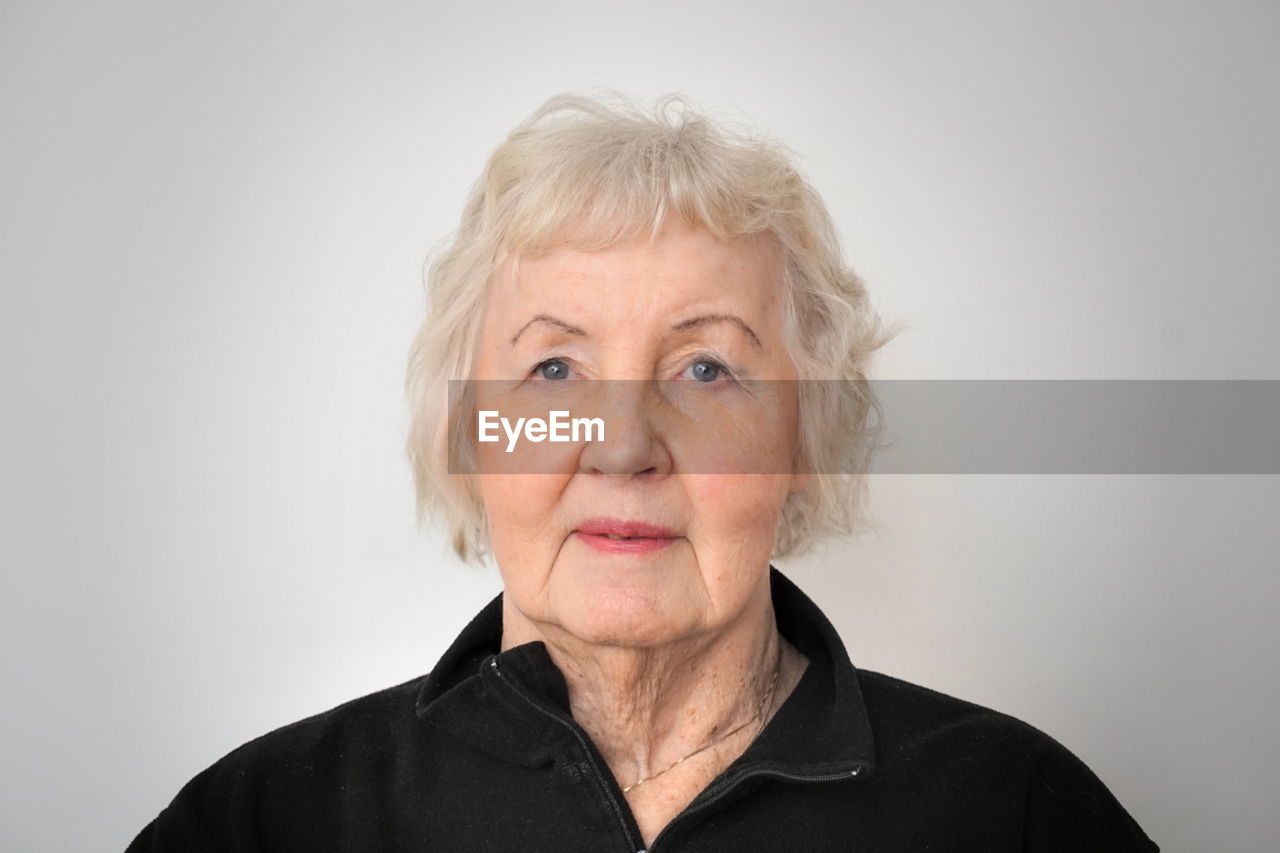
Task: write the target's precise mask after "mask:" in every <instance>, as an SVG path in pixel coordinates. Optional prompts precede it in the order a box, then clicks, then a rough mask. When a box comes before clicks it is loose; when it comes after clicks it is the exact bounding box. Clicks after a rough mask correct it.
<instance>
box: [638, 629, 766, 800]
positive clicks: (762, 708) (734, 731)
mask: <svg viewBox="0 0 1280 853" xmlns="http://www.w3.org/2000/svg"><path fill="white" fill-rule="evenodd" d="M781 669H782V645H781V643H779V645H778V661H777V663H776V664H775V665H774V667H773V678H771V679H770V680H769V689H768V690H767V691H765V694H764V696H763V697H761V699H760V707H759V708H757V709H756V712H755V714H754V715H753V716H752V717H751V718H750V719H748V720H747V721H746V722H745V723H743V724H742V725H740V726H738V727H736V728H733V729H730V730H729V731H727V732H725V733H724V734H722V735H720V737H718V738H716V739H715V740H713V741H711V742H710V743H706V744H703V745H702V746H700V747H698V748H697V749H695V750H694V751H693V752H691V753H689V754H688V755H686V756H684V758H681V759H679V760H678V761H673V762H672V763H670V764H668V765H667V766H666V767H664V768H662V769H661V770H659V771H658V772H657V773H650V774H649V775H648V776H645V777H644V778H643V779H639V780H637V781H635V782H632V783H631V784H630V785H628V786H627V787H625V788H623V789H622V793H624V794H627V793H630V792H631V791H632V790H633V789H635V788H638V787H640V786H641V785H643V784H644V783H645V782H648V781H650V780H652V779H656V778H657V777H659V776H661V775H662V774H663V773H666V772H667V771H669V770H674V769H675V768H676V767H678V766H680V764H681V763H683V762H684V761H685V760H687V759H690V758H693V757H694V756H695V755H697V754H698V753H701V752H706V751H707V750H708V749H710V748H711V747H713V746H715V745H716V744H718V743H720V742H722V741H725V740H728V739H729V738H731V737H733V736H734V735H736V734H737V733H738V732H740V731H742V730H743V729H745V728H746V727H747V726H749V725H751V724H752V723H753V722H755V721H756V720H759V721H760V728H758V729H756V733H755V735H754V736H752V738H751V740H752V741H753V742H754V741H755V739H756V738H758V737H760V732H762V731H764V723H765V713H764V712H765V703H769V706H770V708H772V705H773V691H774V690H775V689H776V688H777V686H778V672H779V670H781Z"/></svg>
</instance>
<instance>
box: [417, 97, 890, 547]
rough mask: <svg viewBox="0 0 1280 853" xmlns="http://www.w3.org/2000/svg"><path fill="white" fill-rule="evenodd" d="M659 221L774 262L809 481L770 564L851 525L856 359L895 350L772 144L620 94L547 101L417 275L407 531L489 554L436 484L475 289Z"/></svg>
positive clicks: (872, 413)
mask: <svg viewBox="0 0 1280 853" xmlns="http://www.w3.org/2000/svg"><path fill="white" fill-rule="evenodd" d="M672 212H675V213H676V214H678V215H679V216H681V217H682V218H683V219H684V220H685V221H686V222H688V223H689V224H692V225H700V226H702V227H704V228H706V229H707V230H708V231H710V232H711V233H712V234H714V235H715V236H717V237H719V238H721V239H725V240H729V239H733V238H735V237H743V236H748V235H754V234H760V233H768V234H772V235H773V236H774V237H775V238H776V239H777V241H778V243H779V245H780V246H781V249H782V257H783V285H784V290H785V294H784V304H785V306H786V307H785V314H784V323H783V327H784V335H785V340H786V345H787V347H788V350H789V352H790V354H791V357H792V359H793V361H794V363H795V366H796V370H797V373H798V375H799V377H800V379H801V380H836V381H819V382H806V381H801V382H799V383H798V386H799V393H798V400H799V403H798V405H799V415H800V420H799V423H800V435H799V437H798V444H799V447H798V448H797V451H798V454H797V458H798V459H799V460H800V465H801V466H802V468H803V469H804V470H806V471H808V472H813V473H812V475H811V476H810V477H809V479H808V481H807V484H806V486H805V488H804V489H803V490H802V491H800V492H797V493H796V494H793V495H791V496H790V498H788V500H787V503H786V505H785V506H784V508H783V511H782V517H781V518H780V519H779V523H778V531H777V537H776V541H775V548H774V555H775V556H778V557H782V556H787V555H791V554H795V553H798V552H800V551H802V550H804V549H805V548H807V547H808V546H810V545H811V544H813V543H814V542H815V541H816V540H817V539H818V538H820V537H821V536H824V535H841V534H848V533H850V532H853V531H854V530H855V529H857V527H858V526H859V524H860V522H862V521H863V520H864V513H863V511H862V509H863V503H864V500H865V485H866V483H865V481H866V474H865V470H866V459H867V456H868V454H869V453H870V450H871V448H872V446H873V444H874V442H873V441H872V440H871V439H873V438H874V435H875V433H876V431H877V426H878V419H877V416H878V413H879V408H878V404H877V402H876V400H875V397H874V395H873V393H872V389H871V384H870V382H869V380H868V378H867V366H868V361H869V359H870V357H871V356H872V354H873V353H874V352H875V351H876V350H877V349H879V348H880V347H881V346H882V345H883V344H884V343H885V342H886V341H887V340H888V339H889V337H890V336H891V335H890V333H889V332H886V331H885V330H884V329H883V327H882V326H881V323H880V321H879V318H878V317H877V315H876V314H875V312H874V311H873V310H872V309H871V306H870V304H869V302H868V298H867V293H866V290H865V288H864V287H863V284H862V282H861V280H860V279H859V278H858V277H857V276H856V275H855V274H854V273H853V271H852V270H851V269H850V268H849V267H848V266H846V265H845V263H844V261H843V255H842V252H841V250H840V245H839V241H838V239H837V236H836V233H835V229H834V227H833V226H832V223H831V218H830V215H829V214H828V212H827V209H826V206H825V205H824V204H823V202H822V200H821V198H819V196H818V194H817V193H816V192H815V191H814V190H813V189H812V188H811V187H810V186H809V184H808V183H807V182H806V181H805V180H804V178H803V177H802V176H801V175H800V173H799V172H798V171H797V169H796V168H795V166H794V165H793V164H792V162H791V156H790V153H789V151H788V150H787V149H786V148H785V146H783V145H781V144H779V143H778V142H776V141H773V140H771V139H767V138H765V137H762V136H760V135H759V134H756V133H753V132H751V131H749V130H747V129H744V128H742V127H741V126H739V125H735V124H731V123H730V122H727V121H720V122H713V121H712V120H711V119H710V118H708V117H707V116H706V115H705V114H704V113H702V112H700V111H699V110H698V109H697V108H696V106H695V105H694V104H693V102H692V101H691V100H690V99H689V98H687V97H685V96H683V95H678V94H671V95H664V96H662V97H660V98H658V99H657V100H656V101H655V103H654V104H653V106H652V108H648V109H647V108H645V107H643V106H641V105H638V104H637V103H635V102H634V101H632V100H630V99H628V98H627V97H625V96H624V95H622V94H621V93H618V92H609V93H608V94H607V95H605V96H601V97H587V96H584V95H580V94H572V93H566V94H560V95H556V96H555V97H552V98H550V99H549V100H548V101H546V102H545V103H544V104H543V105H542V106H541V107H539V108H538V109H537V110H535V111H534V113H533V114H532V115H531V116H529V118H527V119H526V120H525V121H524V122H522V123H521V124H520V125H519V126H517V127H516V128H515V130H514V131H512V133H511V134H510V136H508V137H507V139H506V141H504V142H503V143H502V144H501V145H499V146H498V148H497V149H496V150H495V151H494V152H493V154H492V155H491V156H490V158H489V161H488V163H487V165H486V166H485V169H484V172H483V173H482V174H481V175H480V178H479V180H478V181H477V182H476V183H475V185H474V187H473V189H472V191H471V194H470V196H469V198H468V199H467V203H466V206H465V209H464V210H463V214H462V221H461V224H460V225H459V228H458V230H457V232H456V233H455V234H454V235H453V237H452V240H451V241H450V242H448V243H447V244H445V245H444V246H442V247H441V249H440V250H439V252H438V254H435V257H434V258H433V259H431V260H430V263H429V265H428V266H427V269H426V274H425V284H426V291H427V315H426V319H425V321H424V322H423V324H422V326H421V328H420V329H419V331H418V332H417V334H416V336H415V337H414V339H413V343H412V346H411V348H410V353H409V363H408V373H407V377H406V393H407V396H408V404H409V418H410V425H409V434H408V440H407V442H406V453H407V455H408V457H409V460H410V462H411V464H412V466H413V476H414V483H415V488H416V493H417V517H418V522H419V524H422V523H423V522H425V521H426V520H427V518H428V517H429V516H433V515H434V516H439V517H440V518H441V519H442V520H443V521H444V522H445V523H446V524H447V526H448V528H449V531H450V533H451V534H452V540H453V547H454V550H455V551H457V553H458V554H459V556H461V557H462V558H463V559H467V558H469V557H477V558H478V557H482V556H483V555H484V554H485V553H487V549H488V537H487V532H486V531H487V524H486V519H485V514H484V507H483V505H482V503H481V501H480V499H479V497H478V495H477V494H476V491H475V489H474V487H473V486H472V485H471V483H470V481H469V480H468V478H466V477H462V476H455V475H450V473H449V447H448V443H449V435H448V422H449V411H448V409H449V404H448V387H447V386H448V382H447V380H449V379H466V378H468V377H469V375H470V372H471V359H472V351H473V347H474V344H475V341H476V338H477V335H478V333H479V324H480V322H481V319H482V304H483V303H482V300H483V298H484V293H485V287H486V283H487V282H488V280H489V277H490V275H491V273H492V271H493V270H494V268H495V267H496V266H497V265H498V264H499V263H501V261H502V259H503V258H504V257H505V256H506V254H507V253H510V254H513V255H515V257H516V260H518V259H519V257H520V256H534V255H537V254H539V253H541V252H544V251H547V250H549V249H552V248H556V247H560V246H566V247H570V248H574V249H578V250H583V251H594V250H600V249H607V248H610V247H612V246H615V245H618V244H620V243H623V242H625V241H627V240H629V239H631V238H633V237H636V236H639V235H640V234H642V233H643V230H644V229H646V228H647V229H649V235H650V239H652V238H653V237H655V236H656V235H657V234H658V233H659V231H660V230H661V227H662V224H663V222H664V221H665V219H666V217H667V216H669V215H670V214H671V213H672Z"/></svg>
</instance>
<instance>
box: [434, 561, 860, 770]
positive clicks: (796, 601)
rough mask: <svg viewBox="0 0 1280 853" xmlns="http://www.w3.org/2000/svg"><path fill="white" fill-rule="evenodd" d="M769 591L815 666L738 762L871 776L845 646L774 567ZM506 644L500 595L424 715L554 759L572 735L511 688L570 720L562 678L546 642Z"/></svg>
mask: <svg viewBox="0 0 1280 853" xmlns="http://www.w3.org/2000/svg"><path fill="white" fill-rule="evenodd" d="M770 585H771V588H772V594H773V607H774V613H775V615H776V618H777V622H778V630H779V632H780V633H781V634H782V636H784V637H785V638H786V639H787V640H788V641H790V642H791V644H792V645H794V646H795V647H796V648H797V649H799V650H800V651H801V652H802V653H803V654H804V655H805V657H807V658H808V659H809V666H808V668H807V669H806V670H805V672H804V675H803V676H802V677H801V679H800V683H799V684H798V685H796V688H795V690H794V691H793V692H792V694H791V695H790V696H789V697H788V698H787V700H786V702H784V703H783V705H782V707H781V708H780V709H779V710H778V713H777V714H775V715H774V718H773V719H772V720H771V721H770V722H769V725H768V726H766V727H765V730H764V731H763V732H761V733H760V737H758V738H757V739H756V740H755V742H754V743H752V744H751V746H750V747H749V748H748V749H747V751H746V752H745V753H744V754H743V755H741V756H740V757H739V758H738V760H737V761H736V762H735V764H738V765H741V766H743V767H744V768H745V767H746V766H750V767H752V768H755V767H759V768H763V769H769V770H775V771H779V772H783V773H791V774H795V775H800V776H815V775H824V774H830V773H845V772H850V771H853V772H858V771H861V772H862V773H863V774H867V775H869V774H870V772H871V771H872V770H873V768H874V742H873V740H872V735H871V724H870V721H869V719H868V717H867V710H866V706H865V704H864V703H863V699H862V691H861V689H860V688H859V686H858V674H857V670H856V669H855V668H854V666H853V664H852V662H850V660H849V656H848V653H847V652H846V651H845V648H844V644H843V643H842V642H841V641H840V637H839V636H838V635H837V634H836V630H835V628H834V627H833V626H832V625H831V623H830V621H828V619H827V617H826V616H825V615H824V614H823V613H822V611H821V610H820V609H818V606H817V605H816V604H814V603H813V601H812V600H810V599H809V597H808V596H806V595H805V594H804V593H803V592H801V591H800V589H799V588H798V587H796V586H795V584H793V583H792V582H791V581H790V580H788V579H787V578H786V577H785V576H784V575H783V574H782V573H781V572H779V571H778V570H777V569H776V568H770ZM501 640H502V596H501V595H499V596H498V597H496V598H495V599H494V600H493V601H491V602H490V603H489V604H488V605H487V606H486V607H485V608H484V609H483V610H481V611H480V613H479V614H478V615H477V616H476V617H475V618H474V619H472V620H471V623H470V624H469V625H467V627H466V628H465V629H463V631H462V633H461V634H460V635H459V636H458V638H457V639H456V640H455V641H454V643H453V645H451V646H450V647H449V649H448V651H446V652H445V653H444V656H443V657H442V658H441V659H440V662H439V664H438V665H437V666H436V667H435V669H434V670H432V672H431V674H430V675H428V676H427V677H426V679H425V680H424V683H423V685H422V688H421V690H420V691H419V693H418V700H417V715H418V717H419V718H420V719H421V720H423V721H424V722H425V723H428V724H431V725H434V726H437V727H439V728H441V729H443V730H444V731H446V732H448V733H450V734H452V735H454V736H456V737H459V738H461V739H462V740H464V741H466V742H468V743H470V744H472V745H473V746H476V747H479V748H481V749H483V750H485V751H486V752H489V753H491V754H494V755H497V756H498V757H500V758H504V759H506V760H508V761H511V762H513V763H517V764H522V765H526V766H539V765H543V764H547V763H550V762H551V761H553V760H554V754H555V750H556V749H558V748H559V746H558V745H559V744H561V743H563V741H564V738H565V737H567V736H569V735H568V733H567V731H566V729H565V728H564V726H562V725H560V724H558V723H556V722H555V721H554V720H552V719H551V718H549V717H547V715H546V714H540V713H537V712H536V710H535V709H534V708H533V707H532V705H530V704H529V703H528V702H522V701H512V690H511V688H512V684H513V683H514V684H515V685H516V686H517V688H518V689H519V691H520V692H522V693H524V694H525V695H526V696H529V697H532V698H534V699H535V701H536V702H537V703H539V704H542V705H543V706H544V707H546V708H549V709H552V710H555V711H558V712H559V713H560V714H562V715H563V716H564V717H569V716H570V713H569V694H568V688H567V686H566V684H565V680H564V676H563V675H561V673H560V670H559V669H557V668H556V666H555V664H554V663H553V662H552V661H551V657H550V655H549V654H548V653H547V650H546V647H545V646H544V645H543V644H542V643H540V642H534V643H526V644H524V645H521V646H517V647H515V648H512V649H508V650H507V651H505V652H503V651H501ZM499 673H501V675H500V674H499ZM504 682H505V683H504ZM855 768H856V770H855Z"/></svg>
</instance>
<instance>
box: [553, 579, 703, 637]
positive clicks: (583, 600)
mask: <svg viewBox="0 0 1280 853" xmlns="http://www.w3.org/2000/svg"><path fill="white" fill-rule="evenodd" d="M682 616H684V617H685V618H681V617H682ZM558 621H559V623H560V626H561V627H562V628H564V629H565V630H566V631H568V632H569V633H570V634H572V635H573V636H574V637H576V638H578V639H579V640H581V641H582V642H585V643H592V644H594V645H600V646H624V647H631V648H647V647H653V646H660V645H662V644H664V643H668V642H670V641H672V640H674V639H677V638H678V637H679V636H681V635H682V634H684V633H685V629H687V623H688V621H689V620H688V618H687V615H686V614H679V613H673V612H671V611H670V602H668V603H667V606H666V607H664V606H663V604H662V602H661V601H659V600H658V599H657V598H656V597H655V596H652V595H648V594H645V593H644V592H640V591H636V590H628V589H625V588H622V589H620V588H616V587H613V588H596V589H589V590H584V591H582V592H581V593H579V594H576V595H573V596H572V600H571V601H570V602H569V603H568V605H567V612H566V613H565V615H564V616H563V617H562V618H561V619H559V620H558Z"/></svg>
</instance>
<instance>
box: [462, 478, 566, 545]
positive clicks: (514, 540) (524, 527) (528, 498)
mask: <svg viewBox="0 0 1280 853" xmlns="http://www.w3.org/2000/svg"><path fill="white" fill-rule="evenodd" d="M476 479H477V482H478V490H479V493H480V500H481V501H482V502H483V503H484V511H485V516H486V517H487V518H488V521H489V534H490V539H491V541H492V543H493V549H494V553H495V556H496V557H497V558H498V565H499V566H501V565H503V563H504V562H505V561H506V560H507V559H508V558H509V557H512V558H515V559H516V560H517V561H519V560H520V559H521V558H522V557H527V558H528V559H531V560H536V559H537V558H538V557H539V556H540V551H541V548H545V547H550V546H552V545H557V546H558V543H559V541H560V540H561V539H563V535H562V531H561V530H560V527H561V525H559V524H557V523H556V515H557V511H558V510H559V507H560V498H561V496H562V495H563V494H564V489H565V485H566V483H567V482H568V478H567V477H560V476H556V475H553V474H484V475H480V476H478V477H477V478H476ZM540 546H541V547H540ZM529 549H532V550H531V552H529V553H525V552H526V551H528V550H529Z"/></svg>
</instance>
